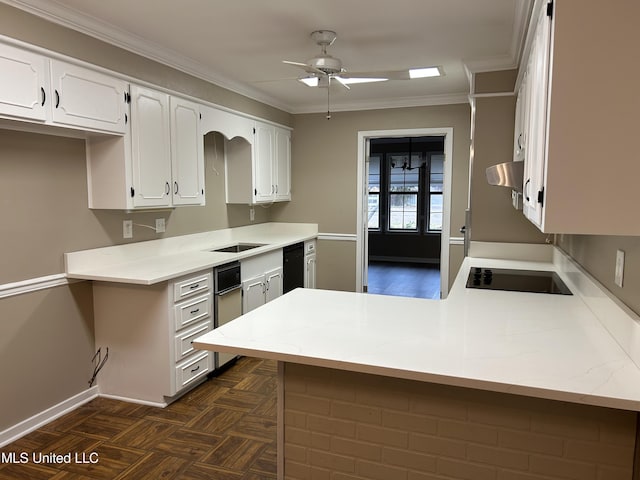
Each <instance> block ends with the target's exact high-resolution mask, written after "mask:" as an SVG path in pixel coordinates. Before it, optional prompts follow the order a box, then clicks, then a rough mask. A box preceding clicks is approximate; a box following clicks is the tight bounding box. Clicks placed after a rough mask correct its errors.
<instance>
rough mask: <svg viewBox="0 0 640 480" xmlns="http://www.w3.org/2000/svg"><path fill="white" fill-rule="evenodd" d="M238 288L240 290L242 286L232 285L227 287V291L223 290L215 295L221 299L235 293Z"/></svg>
mask: <svg viewBox="0 0 640 480" xmlns="http://www.w3.org/2000/svg"><path fill="white" fill-rule="evenodd" d="M239 288H242V285H240V284H238V285H234V286H232V287H229V288H227V289H225V290H222V291H220V292H216V295H217V296H218V297H223V296H225V295H227V294H228V293H231V292H235V291H236V290H238V289H239Z"/></svg>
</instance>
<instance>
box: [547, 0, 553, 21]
mask: <svg viewBox="0 0 640 480" xmlns="http://www.w3.org/2000/svg"><path fill="white" fill-rule="evenodd" d="M547 17H549V18H553V2H549V3H547Z"/></svg>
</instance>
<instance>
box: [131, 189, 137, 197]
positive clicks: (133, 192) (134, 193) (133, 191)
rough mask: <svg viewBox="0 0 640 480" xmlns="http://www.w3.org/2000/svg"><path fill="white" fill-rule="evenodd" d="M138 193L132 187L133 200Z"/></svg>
mask: <svg viewBox="0 0 640 480" xmlns="http://www.w3.org/2000/svg"><path fill="white" fill-rule="evenodd" d="M135 195H136V191H135V190H134V189H133V187H131V198H133V197H135Z"/></svg>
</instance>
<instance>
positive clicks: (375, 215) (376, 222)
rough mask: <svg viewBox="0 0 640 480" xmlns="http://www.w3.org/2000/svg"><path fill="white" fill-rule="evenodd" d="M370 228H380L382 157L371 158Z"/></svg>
mask: <svg viewBox="0 0 640 480" xmlns="http://www.w3.org/2000/svg"><path fill="white" fill-rule="evenodd" d="M368 190H369V207H368V227H369V228H371V229H379V228H380V212H379V211H380V156H372V157H370V158H369V189H368Z"/></svg>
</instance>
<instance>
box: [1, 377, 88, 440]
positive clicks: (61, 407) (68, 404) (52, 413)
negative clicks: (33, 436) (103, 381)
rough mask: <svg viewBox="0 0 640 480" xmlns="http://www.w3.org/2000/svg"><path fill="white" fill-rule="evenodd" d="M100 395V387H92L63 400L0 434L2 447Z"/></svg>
mask: <svg viewBox="0 0 640 480" xmlns="http://www.w3.org/2000/svg"><path fill="white" fill-rule="evenodd" d="M98 395H99V394H98V387H91V388H89V389H88V390H85V391H84V392H80V393H78V394H77V395H74V396H73V397H71V398H68V399H66V400H63V401H62V402H60V403H58V404H57V405H54V406H53V407H50V408H47V409H46V410H44V411H42V412H40V413H37V414H36V415H34V416H32V417H30V418H27V419H26V420H23V421H22V422H20V423H18V424H16V425H14V426H13V427H9V428H7V429H6V430H4V431H2V432H0V447H4V446H5V445H7V444H9V443H11V442H14V441H16V440H18V439H19V438H21V437H24V436H25V435H26V434H28V433H31V432H33V431H34V430H37V429H38V428H40V427H42V426H44V425H46V424H47V423H49V422H52V421H53V420H55V419H56V418H58V417H61V416H62V415H65V414H66V413H69V412H71V411H72V410H75V409H76V408H78V407H80V406H81V405H84V404H85V403H87V402H89V401H91V400H93V399H94V398H96V397H98Z"/></svg>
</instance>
